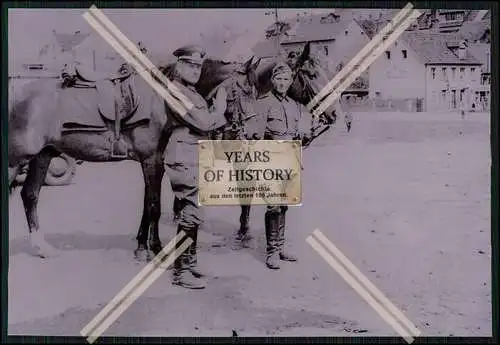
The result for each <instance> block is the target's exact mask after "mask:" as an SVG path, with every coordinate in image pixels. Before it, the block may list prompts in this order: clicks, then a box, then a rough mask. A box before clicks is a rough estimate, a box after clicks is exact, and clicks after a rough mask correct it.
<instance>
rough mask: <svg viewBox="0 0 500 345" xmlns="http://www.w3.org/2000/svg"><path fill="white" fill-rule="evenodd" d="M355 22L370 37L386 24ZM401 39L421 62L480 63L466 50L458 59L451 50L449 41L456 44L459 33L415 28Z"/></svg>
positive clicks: (366, 21)
mask: <svg viewBox="0 0 500 345" xmlns="http://www.w3.org/2000/svg"><path fill="white" fill-rule="evenodd" d="M357 23H358V25H359V26H360V27H361V28H362V29H363V30H364V31H365V33H366V35H367V36H368V37H369V38H370V39H371V38H372V37H373V36H375V34H376V33H377V32H378V31H379V30H380V29H382V27H384V26H385V25H386V24H387V23H382V22H381V21H370V20H364V21H357ZM401 39H402V40H404V41H405V42H406V43H407V44H408V46H409V47H410V49H411V50H412V51H413V52H414V53H415V54H416V56H417V59H418V60H419V61H420V62H421V63H423V64H457V65H464V64H465V65H471V64H472V65H480V64H481V63H480V62H479V61H478V60H477V59H476V58H475V57H474V56H473V55H472V54H471V52H469V51H466V57H465V59H459V58H458V56H457V55H456V54H455V53H454V52H453V49H451V48H452V47H451V45H450V43H455V45H456V46H458V43H459V42H460V41H461V37H460V35H457V34H449V33H448V34H447V33H440V32H430V31H425V32H423V31H419V30H415V31H405V32H403V34H402V35H401Z"/></svg>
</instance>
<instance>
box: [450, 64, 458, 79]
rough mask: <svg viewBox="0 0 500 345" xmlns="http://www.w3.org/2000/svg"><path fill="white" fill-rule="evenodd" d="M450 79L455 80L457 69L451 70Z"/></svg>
mask: <svg viewBox="0 0 500 345" xmlns="http://www.w3.org/2000/svg"><path fill="white" fill-rule="evenodd" d="M451 79H452V80H455V79H457V69H456V68H455V67H452V68H451Z"/></svg>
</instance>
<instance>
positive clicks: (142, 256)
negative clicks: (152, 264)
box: [134, 247, 154, 262]
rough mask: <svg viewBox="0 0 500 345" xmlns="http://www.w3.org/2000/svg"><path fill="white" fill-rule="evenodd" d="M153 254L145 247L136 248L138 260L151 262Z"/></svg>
mask: <svg viewBox="0 0 500 345" xmlns="http://www.w3.org/2000/svg"><path fill="white" fill-rule="evenodd" d="M153 255H154V254H153V252H151V251H150V250H148V249H146V248H144V247H139V248H137V249H136V250H134V257H135V259H136V260H137V261H138V262H149V261H151V259H152V258H153Z"/></svg>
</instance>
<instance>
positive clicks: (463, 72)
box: [460, 67, 465, 79]
mask: <svg viewBox="0 0 500 345" xmlns="http://www.w3.org/2000/svg"><path fill="white" fill-rule="evenodd" d="M464 78H465V67H460V79H464Z"/></svg>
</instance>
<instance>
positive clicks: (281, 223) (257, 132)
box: [246, 62, 312, 269]
mask: <svg viewBox="0 0 500 345" xmlns="http://www.w3.org/2000/svg"><path fill="white" fill-rule="evenodd" d="M271 80H272V85H273V88H272V90H271V91H270V92H268V93H267V94H264V95H263V96H261V97H259V98H258V99H257V103H256V110H257V114H258V116H256V117H254V118H253V119H250V120H249V121H248V122H247V124H246V130H247V131H248V133H249V134H251V135H253V137H260V138H262V139H264V140H294V139H295V140H297V139H300V140H302V143H303V145H307V142H308V140H309V139H310V131H309V130H305V129H304V128H305V125H304V124H306V123H307V124H309V123H310V121H311V116H312V115H311V114H310V113H309V112H308V111H307V109H306V107H304V106H303V105H302V104H300V103H297V102H296V101H294V100H292V99H290V98H289V97H288V96H287V92H288V89H289V88H290V86H291V84H292V82H293V77H292V70H291V69H290V67H289V66H288V65H287V64H286V63H284V62H279V63H278V64H276V66H275V67H274V68H273V71H272V79H271ZM287 210H288V206H286V205H285V206H280V205H268V206H267V210H266V214H265V228H266V241H267V246H266V251H267V257H266V265H267V267H268V268H270V269H279V268H280V260H282V261H291V262H293V261H297V258H296V257H295V256H294V255H292V254H291V253H288V252H286V251H285V248H284V246H285V214H286V212H287Z"/></svg>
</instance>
